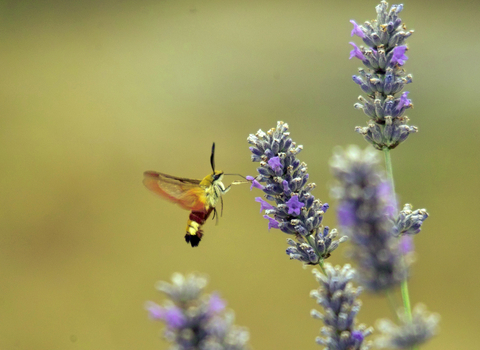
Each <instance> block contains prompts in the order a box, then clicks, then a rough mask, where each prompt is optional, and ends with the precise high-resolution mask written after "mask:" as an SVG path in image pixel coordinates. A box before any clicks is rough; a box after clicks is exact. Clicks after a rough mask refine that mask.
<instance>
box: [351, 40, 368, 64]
mask: <svg viewBox="0 0 480 350" xmlns="http://www.w3.org/2000/svg"><path fill="white" fill-rule="evenodd" d="M349 44H350V45H352V46H353V50H352V51H350V58H349V59H352V58H353V57H356V58H358V59H359V60H361V61H363V60H364V59H365V56H364V55H363V53H362V51H360V49H359V48H358V46H357V45H355V43H353V42H349Z"/></svg>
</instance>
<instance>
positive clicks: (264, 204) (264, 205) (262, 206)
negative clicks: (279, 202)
mask: <svg viewBox="0 0 480 350" xmlns="http://www.w3.org/2000/svg"><path fill="white" fill-rule="evenodd" d="M255 202H259V203H260V213H261V212H262V210H267V209H275V207H274V206H273V205H271V204H270V203H268V202H266V201H264V200H263V198H260V197H255Z"/></svg>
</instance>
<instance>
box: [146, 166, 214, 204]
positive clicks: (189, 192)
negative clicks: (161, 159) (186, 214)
mask: <svg viewBox="0 0 480 350" xmlns="http://www.w3.org/2000/svg"><path fill="white" fill-rule="evenodd" d="M143 175H144V179H143V184H144V185H145V187H147V188H148V189H149V190H150V191H152V192H155V193H156V194H158V195H160V196H162V197H163V198H166V199H168V200H170V201H172V202H174V203H177V204H178V205H180V206H181V207H182V208H183V209H186V210H202V209H204V208H205V203H206V194H205V190H204V189H203V188H202V187H200V180H194V179H185V178H182V177H176V176H171V175H167V174H162V173H157V172H154V171H146V172H145V173H144V174H143Z"/></svg>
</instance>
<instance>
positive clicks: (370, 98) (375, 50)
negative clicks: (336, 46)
mask: <svg viewBox="0 0 480 350" xmlns="http://www.w3.org/2000/svg"><path fill="white" fill-rule="evenodd" d="M402 9H403V5H393V6H392V7H391V8H390V10H388V3H387V2H385V1H382V2H381V3H380V4H379V5H378V6H377V7H376V10H377V19H376V20H374V21H372V22H365V23H364V24H363V25H358V24H357V23H356V22H355V21H353V20H351V21H350V22H351V23H352V24H353V30H352V35H354V34H356V35H357V36H359V37H360V38H362V40H363V42H364V43H365V44H366V45H367V47H363V46H361V47H357V46H356V45H355V44H354V43H350V44H351V45H353V46H354V49H353V50H352V51H351V52H350V58H352V57H357V58H359V59H360V60H361V61H362V63H363V64H364V65H365V66H366V69H363V68H360V69H359V75H354V76H353V81H354V82H355V83H356V84H358V85H359V86H360V88H361V89H362V91H363V92H364V93H365V94H366V95H367V97H362V96H360V97H359V100H360V103H356V104H355V105H354V107H355V108H357V109H361V110H363V112H364V113H365V114H366V115H367V116H368V117H369V118H371V119H370V121H369V122H368V126H366V127H360V126H357V127H356V128H355V131H357V132H358V133H360V134H361V135H363V137H364V138H365V139H366V140H367V141H368V142H369V143H371V144H372V145H373V146H374V147H375V148H376V149H379V150H382V149H393V148H395V147H397V146H398V145H399V144H400V143H402V142H403V141H405V140H406V139H407V137H408V135H409V134H411V133H414V132H417V131H418V129H417V128H416V127H415V126H408V125H407V123H408V120H409V119H408V117H406V116H405V115H404V113H405V111H406V110H407V109H409V108H411V107H412V103H411V101H410V100H408V103H407V100H406V95H405V94H404V95H402V96H401V97H398V96H396V95H397V94H398V93H400V92H401V91H402V90H403V88H404V86H405V85H406V84H409V83H411V82H412V76H411V75H410V74H408V75H407V74H406V72H405V70H404V69H403V68H402V66H403V65H404V64H405V62H406V61H407V59H408V57H407V56H406V55H405V52H406V51H407V50H408V48H407V46H406V45H405V44H404V43H405V39H407V38H408V37H409V36H411V35H412V34H413V30H410V31H406V30H405V26H404V25H402V20H401V19H400V18H399V17H398V14H399V13H400V12H401V11H402Z"/></svg>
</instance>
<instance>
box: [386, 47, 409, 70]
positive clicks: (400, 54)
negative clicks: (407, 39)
mask: <svg viewBox="0 0 480 350" xmlns="http://www.w3.org/2000/svg"><path fill="white" fill-rule="evenodd" d="M406 51H407V45H401V46H396V47H395V48H394V49H393V55H392V59H391V61H390V62H391V63H393V64H395V63H398V64H399V65H400V66H403V65H404V64H405V61H406V60H408V56H406V55H405V52H406Z"/></svg>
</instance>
